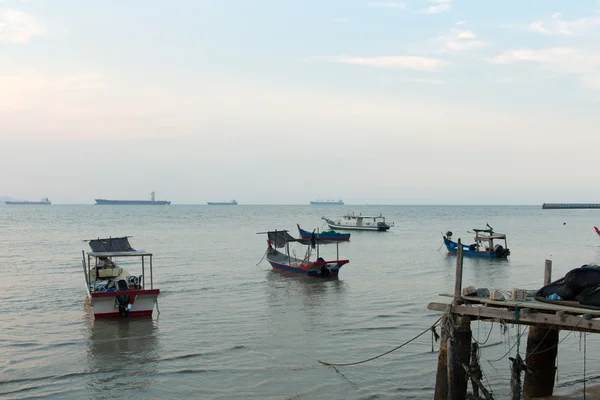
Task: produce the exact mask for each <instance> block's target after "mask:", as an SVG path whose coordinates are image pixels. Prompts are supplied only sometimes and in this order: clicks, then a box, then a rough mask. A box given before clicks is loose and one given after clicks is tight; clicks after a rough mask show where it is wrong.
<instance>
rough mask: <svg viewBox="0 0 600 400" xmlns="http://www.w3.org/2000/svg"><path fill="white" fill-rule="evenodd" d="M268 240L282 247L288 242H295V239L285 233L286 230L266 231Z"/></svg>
mask: <svg viewBox="0 0 600 400" xmlns="http://www.w3.org/2000/svg"><path fill="white" fill-rule="evenodd" d="M267 234H268V238H269V242H271V243H273V246H275V247H284V246H285V244H286V243H288V242H295V241H296V240H297V239H295V238H294V237H293V236H292V235H290V234H289V233H287V231H269V232H267Z"/></svg>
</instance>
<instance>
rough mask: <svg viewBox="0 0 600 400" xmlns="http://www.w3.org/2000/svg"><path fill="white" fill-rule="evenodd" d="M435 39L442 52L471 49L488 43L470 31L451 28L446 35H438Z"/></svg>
mask: <svg viewBox="0 0 600 400" xmlns="http://www.w3.org/2000/svg"><path fill="white" fill-rule="evenodd" d="M436 41H437V42H438V43H440V44H441V46H442V50H441V51H443V52H456V51H464V50H472V49H477V48H481V47H485V46H487V45H488V43H486V42H485V41H483V40H480V39H478V38H477V35H475V33H473V32H472V31H466V30H458V29H452V30H451V31H450V32H449V33H448V34H447V35H442V36H438V37H437V38H436Z"/></svg>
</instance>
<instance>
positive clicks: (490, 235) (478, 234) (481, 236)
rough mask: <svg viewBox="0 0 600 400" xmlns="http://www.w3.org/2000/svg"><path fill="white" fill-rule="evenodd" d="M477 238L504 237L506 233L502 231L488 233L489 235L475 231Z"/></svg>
mask: <svg viewBox="0 0 600 400" xmlns="http://www.w3.org/2000/svg"><path fill="white" fill-rule="evenodd" d="M476 238H477V240H489V239H506V235H505V234H503V233H490V234H489V235H481V234H480V232H478V233H477V236H476Z"/></svg>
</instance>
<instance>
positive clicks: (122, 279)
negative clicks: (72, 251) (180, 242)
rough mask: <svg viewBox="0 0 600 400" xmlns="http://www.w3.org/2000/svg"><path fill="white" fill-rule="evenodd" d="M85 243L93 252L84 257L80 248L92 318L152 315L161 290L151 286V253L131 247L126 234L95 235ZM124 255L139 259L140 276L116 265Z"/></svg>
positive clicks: (83, 252)
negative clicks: (87, 243) (110, 236)
mask: <svg viewBox="0 0 600 400" xmlns="http://www.w3.org/2000/svg"><path fill="white" fill-rule="evenodd" d="M88 242H89V246H90V248H91V250H92V251H91V252H88V253H87V257H86V254H85V251H82V255H83V260H82V263H83V272H84V275H85V286H86V290H87V294H88V300H89V303H90V306H91V310H92V313H93V314H94V318H122V317H151V316H152V312H153V310H154V306H155V304H156V305H157V308H158V304H157V299H158V295H159V294H160V290H159V289H158V288H156V289H155V288H154V282H153V277H152V272H153V271H152V253H149V252H146V251H144V250H135V249H133V248H132V247H131V245H130V244H129V240H128V237H118V238H108V239H100V238H98V239H92V240H89V241H88ZM123 257H127V258H131V257H137V258H139V259H140V260H141V275H133V274H131V273H129V272H128V271H126V270H125V269H123V268H122V267H120V266H118V265H117V264H116V262H115V261H114V260H115V259H119V258H123ZM146 260H148V263H149V272H150V275H149V276H148V275H147V274H146ZM148 278H149V279H148Z"/></svg>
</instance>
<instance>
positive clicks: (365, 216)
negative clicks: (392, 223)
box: [344, 213, 385, 219]
mask: <svg viewBox="0 0 600 400" xmlns="http://www.w3.org/2000/svg"><path fill="white" fill-rule="evenodd" d="M344 217H345V218H374V219H377V218H381V219H385V217H384V216H383V215H382V214H379V215H362V214H359V215H356V214H354V213H348V214H346V215H344Z"/></svg>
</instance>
